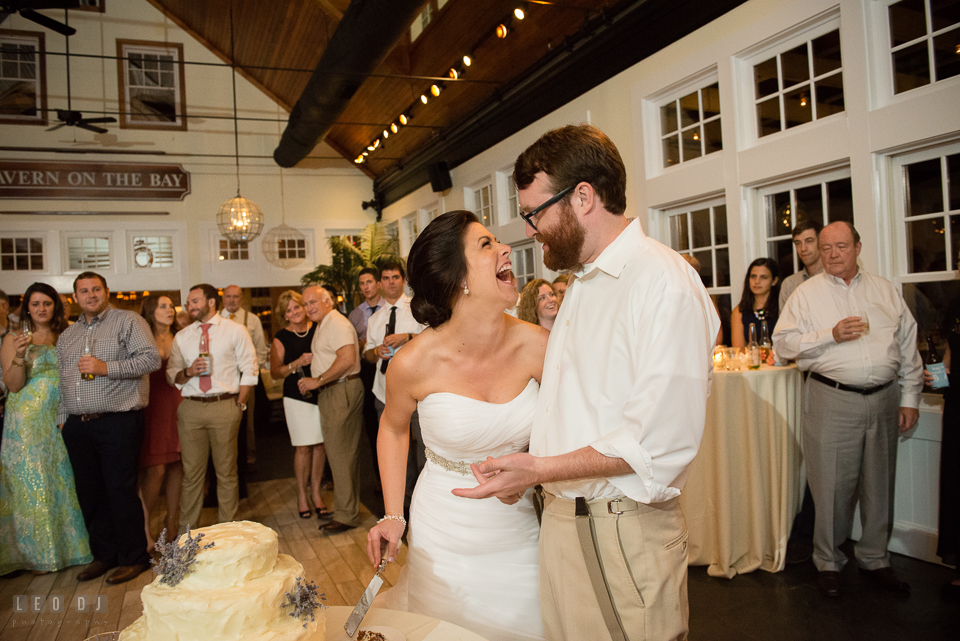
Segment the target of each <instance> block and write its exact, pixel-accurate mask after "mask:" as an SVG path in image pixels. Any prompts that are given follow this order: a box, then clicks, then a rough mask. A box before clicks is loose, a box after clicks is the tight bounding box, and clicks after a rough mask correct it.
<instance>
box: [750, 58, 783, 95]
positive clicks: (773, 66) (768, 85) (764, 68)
mask: <svg viewBox="0 0 960 641" xmlns="http://www.w3.org/2000/svg"><path fill="white" fill-rule="evenodd" d="M753 80H754V84H755V85H756V89H757V98H763V97H764V96H769V95H770V94H774V93H777V91H778V90H779V88H780V87H779V85H778V84H777V59H776V58H775V57H774V58H770V59H769V60H766V61H764V62H761V63H760V64H758V65H756V66H755V67H754V68H753Z"/></svg>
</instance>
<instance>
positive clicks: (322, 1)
mask: <svg viewBox="0 0 960 641" xmlns="http://www.w3.org/2000/svg"><path fill="white" fill-rule="evenodd" d="M315 1H316V3H317V4H319V5H320V6H321V7H323V11H324V12H325V13H326V14H327V15H329V16H331V17H332V18H335V19H336V20H340V19H341V18H342V17H343V12H342V11H340V10H339V9H337V8H336V7H335V6H333V3H332V2H330V0H315Z"/></svg>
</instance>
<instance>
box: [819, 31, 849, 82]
mask: <svg viewBox="0 0 960 641" xmlns="http://www.w3.org/2000/svg"><path fill="white" fill-rule="evenodd" d="M841 64H842V63H841V62H840V30H839V29H837V30H835V31H831V32H830V33H827V34H824V35H822V36H820V37H819V38H817V39H815V40H814V41H813V75H814V76H822V75H823V74H825V73H829V72H831V71H835V70H836V69H839V68H840V66H841Z"/></svg>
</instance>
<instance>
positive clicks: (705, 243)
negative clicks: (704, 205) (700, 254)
mask: <svg viewBox="0 0 960 641" xmlns="http://www.w3.org/2000/svg"><path fill="white" fill-rule="evenodd" d="M690 222H691V224H692V225H693V246H694V247H709V246H710V210H709V209H698V210H697V211H692V212H690Z"/></svg>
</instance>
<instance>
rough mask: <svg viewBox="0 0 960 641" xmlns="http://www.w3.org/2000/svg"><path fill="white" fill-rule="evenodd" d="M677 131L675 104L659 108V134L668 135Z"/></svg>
mask: <svg viewBox="0 0 960 641" xmlns="http://www.w3.org/2000/svg"><path fill="white" fill-rule="evenodd" d="M676 130H677V103H676V102H671V103H670V104H668V105H664V106H662V107H660V133H661V134H662V135H665V134H668V133H670V132H671V131H676Z"/></svg>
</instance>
